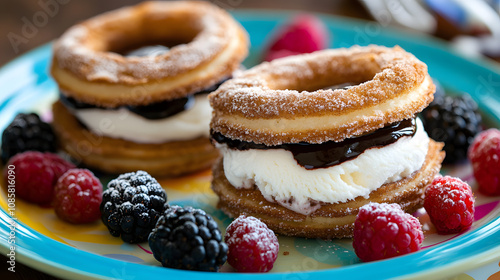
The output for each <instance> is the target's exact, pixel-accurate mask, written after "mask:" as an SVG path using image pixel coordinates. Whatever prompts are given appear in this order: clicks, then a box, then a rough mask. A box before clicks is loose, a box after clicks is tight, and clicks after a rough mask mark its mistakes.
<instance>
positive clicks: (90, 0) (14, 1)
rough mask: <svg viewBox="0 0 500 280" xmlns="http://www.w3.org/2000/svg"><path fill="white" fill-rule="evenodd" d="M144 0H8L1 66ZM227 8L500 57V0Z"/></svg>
mask: <svg viewBox="0 0 500 280" xmlns="http://www.w3.org/2000/svg"><path fill="white" fill-rule="evenodd" d="M138 2H141V1H139V0H2V6H3V7H2V9H0V35H1V36H2V37H1V38H3V40H0V65H3V64H5V63H7V62H8V61H10V60H12V59H14V58H15V57H17V56H19V55H22V54H23V53H25V52H27V51H29V50H31V49H33V48H36V47H37V46H40V45H42V44H44V43H47V42H49V41H51V40H54V39H56V38H57V37H58V36H60V35H61V34H62V32H64V30H66V29H67V28H69V27H70V26H72V25H73V24H75V23H77V22H79V21H82V20H84V19H87V18H89V17H91V16H94V15H97V14H100V13H102V12H105V11H109V10H112V9H116V8H119V7H122V6H126V5H133V4H136V3H138ZM210 2H212V3H214V4H216V5H218V6H220V7H222V8H224V9H227V10H230V11H231V10H236V9H279V10H300V11H304V12H321V13H326V14H332V15H342V16H347V17H354V18H361V19H366V20H371V21H378V22H379V23H380V24H381V26H383V27H386V26H396V27H400V28H408V29H413V30H416V31H419V32H423V33H428V34H431V35H432V36H435V37H438V38H442V39H444V40H447V41H448V42H450V44H451V45H452V46H453V47H454V48H456V49H458V50H459V51H461V52H463V53H465V54H466V55H468V56H483V55H484V56H487V57H489V58H492V59H495V60H497V61H500V16H499V12H500V0H273V1H269V0H210Z"/></svg>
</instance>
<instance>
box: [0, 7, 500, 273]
mask: <svg viewBox="0 0 500 280" xmlns="http://www.w3.org/2000/svg"><path fill="white" fill-rule="evenodd" d="M290 15H291V14H289V13H276V12H272V13H271V12H262V11H259V12H237V13H235V16H236V18H237V19H238V20H239V21H240V22H241V23H242V24H243V26H244V27H245V28H246V29H247V30H248V32H249V34H250V37H251V41H252V49H251V55H250V57H249V58H248V59H247V61H246V65H247V66H251V65H253V64H255V63H256V62H258V60H259V58H260V56H261V53H260V51H261V49H262V48H263V47H264V46H265V44H266V38H268V34H269V32H271V30H273V28H275V27H276V26H277V25H278V24H280V23H282V22H284V21H285V20H286V19H287V18H288V17H289V16H290ZM322 18H323V20H324V21H325V23H326V24H327V25H328V27H329V30H330V32H331V34H332V38H331V40H332V42H331V46H332V47H349V46H351V45H354V44H358V45H367V44H380V45H387V46H393V45H400V46H402V47H403V48H405V49H406V50H408V51H410V52H412V53H414V54H415V55H416V56H417V57H418V58H420V59H421V60H423V61H424V62H426V63H427V65H428V66H429V71H430V74H431V75H432V76H433V77H434V78H435V79H436V80H438V81H439V82H440V83H441V84H442V85H443V86H444V87H445V88H446V89H447V90H449V91H451V92H468V93H470V94H471V95H472V96H473V98H474V99H475V100H476V101H477V102H478V103H479V104H480V107H481V110H482V112H483V113H484V116H485V118H486V119H487V120H488V121H489V125H491V126H497V127H499V126H500V74H499V72H498V69H494V66H492V65H488V64H487V63H485V62H472V61H469V60H467V59H464V58H462V57H459V56H457V55H455V54H453V53H451V52H449V51H448V50H447V49H446V47H445V46H444V44H442V43H440V42H436V41H434V40H431V39H429V38H427V37H423V36H421V35H418V34H408V33H407V32H401V31H388V30H386V29H384V28H382V27H381V26H380V25H378V24H376V23H367V22H360V21H353V20H349V19H344V18H333V17H327V16H324V17H322ZM50 56H51V48H50V45H45V46H42V47H40V48H38V49H36V50H34V51H32V52H30V53H28V54H26V55H24V56H22V57H20V58H18V59H16V60H15V61H13V62H11V63H9V64H8V65H6V66H5V67H3V69H2V70H1V71H0V86H1V88H2V93H1V94H0V129H1V130H3V129H4V128H5V127H6V126H7V124H8V123H9V122H10V121H11V120H12V118H13V117H14V116H15V114H17V113H18V112H27V111H36V112H38V113H40V114H41V115H42V116H43V117H44V118H45V119H48V120H50V118H51V115H50V110H49V108H50V104H51V102H53V101H54V100H55V99H56V98H57V89H56V85H55V83H54V82H53V81H52V79H51V78H50V76H49V74H48V70H47V69H48V66H49V61H50ZM443 173H448V174H452V175H454V176H459V177H461V178H463V179H465V180H468V181H469V182H470V184H471V185H473V186H474V185H475V182H474V181H473V179H472V176H471V169H470V166H469V165H462V166H453V167H448V168H445V169H443ZM101 179H102V180H103V181H106V180H107V179H109V178H105V177H102V178H101ZM2 182H3V181H2ZM160 183H161V184H162V185H163V187H164V188H165V189H166V190H167V193H168V196H169V200H170V202H171V203H172V204H181V205H192V206H195V207H200V208H203V209H204V210H206V211H207V212H208V213H210V214H212V215H213V216H214V217H215V219H216V220H217V221H218V222H219V224H220V226H221V227H222V228H225V226H227V225H228V224H229V222H230V219H229V218H228V217H227V216H226V215H224V214H223V213H222V212H221V211H220V210H218V209H217V208H216V207H215V205H216V201H217V198H216V197H215V196H214V195H213V194H212V193H211V191H210V188H209V187H210V172H209V171H206V172H201V173H198V174H194V175H191V176H187V177H183V178H179V179H175V180H161V181H160ZM2 184H3V183H2ZM0 189H1V191H0V206H1V211H0V233H1V234H0V241H1V243H0V244H1V246H0V249H1V251H2V254H7V253H9V252H10V251H11V248H10V247H11V246H15V251H14V252H15V256H16V261H20V262H23V263H25V264H27V265H29V266H32V267H34V268H36V269H39V270H42V271H45V272H47V273H51V274H54V275H57V276H60V277H63V278H82V277H86V278H120V279H151V278H153V277H155V278H157V277H161V276H165V277H169V278H171V279H175V278H181V277H182V278H185V279H194V278H204V279H233V277H235V275H234V274H233V273H231V271H232V270H231V268H230V267H229V266H228V265H225V266H224V267H223V268H222V271H224V272H227V273H218V274H214V273H201V272H191V271H182V270H174V269H167V268H163V267H161V266H159V263H158V262H156V261H155V260H154V258H153V257H152V255H151V253H150V252H149V247H148V245H147V243H143V244H139V245H129V244H123V243H122V242H121V241H120V239H117V238H113V237H111V235H109V234H108V233H107V231H106V229H105V227H104V226H103V225H102V224H101V223H100V222H96V223H94V224H90V225H81V226H75V225H69V224H66V223H64V222H61V221H60V220H59V219H57V218H56V216H55V214H54V212H53V210H52V209H50V208H41V207H38V206H36V205H31V204H28V203H25V202H24V201H22V200H20V199H17V200H16V201H15V204H12V205H10V206H12V207H10V208H9V205H8V201H7V197H6V188H5V186H3V187H2V188H0ZM498 199H499V198H498V197H492V198H491V197H490V198H488V197H483V196H481V195H479V194H477V203H476V204H477V205H476V206H477V211H476V217H475V219H476V221H475V222H474V224H473V226H472V228H471V229H470V230H468V231H467V232H465V233H463V234H460V235H456V236H455V235H438V234H436V233H435V231H434V228H433V226H432V225H431V224H430V222H429V221H428V217H427V215H425V214H422V213H417V215H419V216H420V220H421V222H422V223H423V225H424V230H425V235H426V238H425V241H424V248H423V250H421V251H419V252H417V253H413V254H409V255H406V256H402V257H398V258H393V259H389V260H384V261H377V262H372V263H361V262H360V261H359V259H358V258H357V257H356V255H355V254H354V251H353V249H352V245H351V240H350V239H343V240H334V241H322V240H316V239H302V238H286V237H280V245H281V246H280V253H279V257H278V260H277V262H276V264H275V267H274V269H273V270H272V271H271V272H270V273H266V274H262V275H258V277H259V278H260V279H287V278H290V279H314V278H317V277H321V278H325V277H331V278H332V279H338V278H339V277H340V278H350V279H354V278H361V279H368V278H369V279H377V278H383V279H387V278H393V277H400V276H403V277H405V278H412V277H415V278H420V277H424V276H425V277H432V278H439V277H445V276H449V275H455V274H458V273H460V272H463V271H465V270H469V269H472V268H475V267H479V266H481V265H485V264H487V263H488V262H492V261H493V260H495V259H499V258H500V244H499V243H498V240H500V218H499V216H500V205H499V200H498ZM10 211H12V213H11V212H10ZM9 215H12V218H15V219H12V218H11V216H9ZM13 226H15V228H14V227H13ZM12 241H15V243H12ZM254 276H255V274H238V277H239V279H246V278H251V277H254Z"/></svg>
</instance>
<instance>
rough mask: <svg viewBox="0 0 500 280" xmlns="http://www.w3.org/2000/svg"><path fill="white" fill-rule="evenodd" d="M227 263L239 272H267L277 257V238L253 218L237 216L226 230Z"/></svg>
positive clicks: (264, 225)
mask: <svg viewBox="0 0 500 280" xmlns="http://www.w3.org/2000/svg"><path fill="white" fill-rule="evenodd" d="M225 241H226V243H227V245H228V246H229V253H228V259H227V262H228V263H229V264H230V265H231V266H233V267H234V268H236V270H238V271H240V272H267V271H269V270H271V269H272V268H273V265H274V262H275V261H276V258H277V257H278V251H279V243H278V238H277V237H276V235H275V234H274V232H273V231H272V230H270V229H269V228H268V227H267V226H266V224H264V223H263V222H261V221H260V220H259V219H257V218H255V217H246V216H243V215H242V216H239V217H238V218H237V219H235V220H234V221H233V222H232V223H231V224H230V225H229V226H228V227H227V229H226V236H225Z"/></svg>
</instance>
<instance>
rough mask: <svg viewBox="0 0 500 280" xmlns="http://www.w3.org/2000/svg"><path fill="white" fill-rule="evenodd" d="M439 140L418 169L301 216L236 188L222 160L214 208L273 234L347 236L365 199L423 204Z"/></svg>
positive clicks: (216, 171) (412, 206) (412, 207)
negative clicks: (257, 221) (247, 219)
mask: <svg viewBox="0 0 500 280" xmlns="http://www.w3.org/2000/svg"><path fill="white" fill-rule="evenodd" d="M442 147H443V144H442V143H437V142H434V141H433V140H430V142H429V150H428V153H427V156H426V159H425V162H424V164H423V166H422V168H421V169H420V170H418V171H416V172H414V173H413V174H411V175H410V176H408V177H406V178H403V179H401V180H399V181H396V182H392V183H387V184H384V185H382V186H381V187H380V188H378V189H377V190H375V191H373V192H372V193H371V194H370V196H369V197H368V198H364V197H361V196H360V197H357V198H356V199H355V200H350V201H348V202H345V203H333V204H322V205H321V207H320V208H319V209H318V210H316V211H315V212H313V213H312V214H310V215H303V214H300V213H297V212H294V211H292V210H290V209H287V208H284V207H282V206H280V205H278V204H276V203H273V202H269V201H267V200H266V199H265V198H264V197H263V196H262V194H261V193H260V191H259V190H258V189H257V188H251V189H237V188H235V187H234V186H232V185H231V184H230V183H229V182H228V180H227V179H226V177H225V174H224V168H223V166H222V160H219V161H218V162H217V163H216V165H215V166H214V168H213V177H214V179H213V181H212V189H213V190H214V192H215V193H216V194H217V195H218V197H219V202H218V207H219V208H221V209H222V210H223V211H224V212H225V213H226V214H228V215H229V216H231V217H238V216H239V215H249V216H254V217H257V218H259V219H260V220H262V221H263V222H265V223H266V224H267V226H268V227H269V228H271V229H272V230H273V231H274V232H275V233H278V234H283V235H287V236H298V237H307V238H322V239H332V238H344V237H351V236H352V232H353V228H354V220H355V219H356V215H357V213H358V211H359V208H360V207H361V206H363V205H365V204H367V203H368V202H377V203H398V204H400V205H401V208H402V209H403V210H405V211H406V212H409V213H413V212H415V211H416V210H417V209H419V208H421V207H422V205H423V197H424V196H423V195H424V189H425V187H426V186H427V185H428V184H429V183H430V182H431V181H432V180H433V178H434V176H436V174H438V173H439V169H440V167H441V162H442V161H443V159H444V152H443V151H441V149H442Z"/></svg>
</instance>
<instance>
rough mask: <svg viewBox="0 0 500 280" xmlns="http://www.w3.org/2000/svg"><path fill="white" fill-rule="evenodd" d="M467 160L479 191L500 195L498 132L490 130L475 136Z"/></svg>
mask: <svg viewBox="0 0 500 280" xmlns="http://www.w3.org/2000/svg"><path fill="white" fill-rule="evenodd" d="M469 160H470V161H471V163H472V168H473V170H474V177H475V178H476V181H477V183H478V185H479V191H480V192H481V193H483V194H486V195H500V130H498V129H495V128H491V129H488V130H486V131H483V132H481V133H480V134H479V135H477V137H476V138H475V139H474V141H473V142H472V145H471V146H470V148H469Z"/></svg>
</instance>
